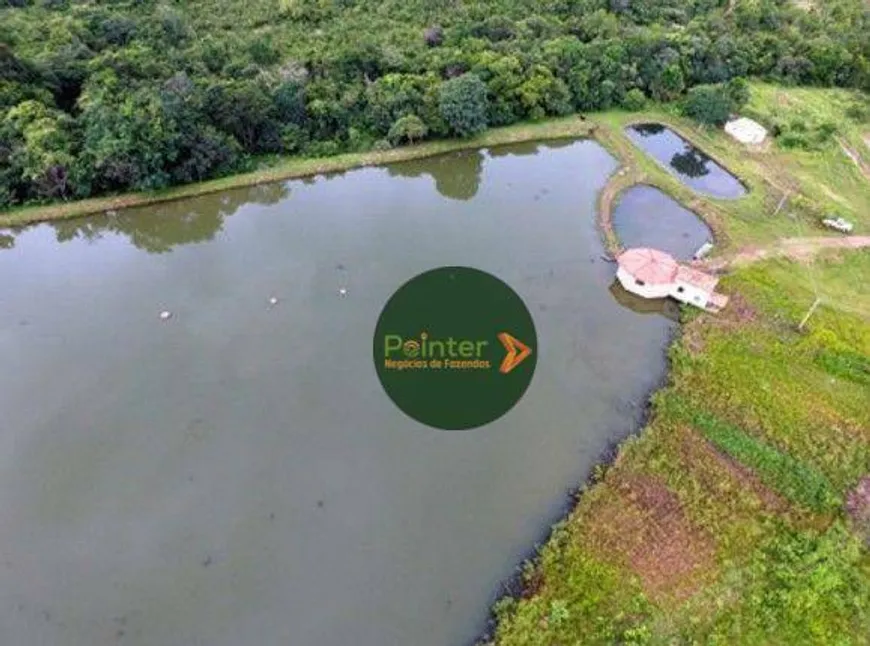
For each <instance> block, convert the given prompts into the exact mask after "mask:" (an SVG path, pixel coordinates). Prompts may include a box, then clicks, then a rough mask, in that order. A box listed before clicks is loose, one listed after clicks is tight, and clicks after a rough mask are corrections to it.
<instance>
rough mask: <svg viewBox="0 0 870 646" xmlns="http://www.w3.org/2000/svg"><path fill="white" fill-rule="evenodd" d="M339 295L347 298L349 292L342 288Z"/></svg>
mask: <svg viewBox="0 0 870 646" xmlns="http://www.w3.org/2000/svg"><path fill="white" fill-rule="evenodd" d="M338 295H339V296H347V290H346V289H345V288H344V287H341V288H340V289H339V290H338Z"/></svg>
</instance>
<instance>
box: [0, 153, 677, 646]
mask: <svg viewBox="0 0 870 646" xmlns="http://www.w3.org/2000/svg"><path fill="white" fill-rule="evenodd" d="M615 166H616V162H615V161H614V160H613V159H612V158H611V157H610V156H608V154H607V153H606V152H605V151H604V150H603V149H602V148H600V147H599V146H598V145H597V144H595V143H593V142H590V141H580V142H562V143H559V144H555V143H554V144H552V145H540V146H534V145H526V146H519V147H513V148H500V149H496V150H492V151H488V152H487V151H473V152H468V153H461V154H455V155H449V156H444V157H439V158H435V159H430V160H426V161H419V162H413V163H407V164H400V165H396V166H392V167H390V168H386V169H376V168H369V169H363V170H359V171H354V172H350V173H347V174H345V175H337V176H333V177H329V178H326V177H321V178H317V179H312V180H308V181H294V182H288V183H281V184H272V185H266V186H261V187H255V188H249V189H244V190H236V191H229V192H226V193H222V194H216V195H211V196H207V197H202V198H198V199H194V200H187V201H180V202H174V203H169V204H165V205H162V206H156V207H153V208H147V209H140V210H136V211H126V212H122V213H120V214H118V215H115V216H111V217H110V216H103V217H95V218H88V219H81V220H75V221H69V222H63V223H57V224H54V225H40V226H37V227H33V228H30V229H27V230H24V231H20V232H16V233H13V234H7V235H6V236H5V237H4V238H3V239H2V240H3V245H4V246H5V247H6V248H5V249H4V250H3V251H0V276H2V282H0V356H2V358H3V361H2V363H0V411H2V425H0V443H2V450H0V456H2V458H0V515H2V516H0V551H2V559H3V585H2V586H0V626H2V634H3V643H4V644H64V646H94V645H95V644H114V643H119V644H125V645H128V646H129V645H137V646H163V645H166V646H170V645H171V646H177V645H181V644H184V645H194V644H203V645H205V644H207V645H209V646H238V645H239V644H257V645H258V646H273V645H274V646H278V645H281V646H286V645H287V644H292V645H293V646H333V645H335V646H346V645H348V644H355V645H357V646H391V645H396V646H398V645H402V646H405V645H408V644H413V645H414V646H445V645H453V644H456V645H462V644H467V643H469V642H470V641H471V640H473V639H474V638H475V637H476V636H477V635H478V634H479V633H480V632H481V631H482V630H483V629H484V627H485V623H486V618H487V616H488V612H489V606H490V603H491V602H492V601H493V599H494V598H495V597H496V595H498V594H499V593H500V591H501V582H502V581H504V580H505V579H506V578H507V577H509V576H510V575H511V574H512V573H513V572H514V569H515V567H516V565H517V564H518V562H519V561H520V560H521V559H522V558H524V557H526V556H528V555H529V554H530V551H531V550H532V548H533V545H534V544H535V543H536V542H537V541H540V540H542V539H543V538H544V536H545V535H546V528H547V527H548V525H549V524H550V523H552V522H553V521H554V520H555V519H556V518H557V517H559V516H560V515H561V514H562V513H563V512H564V509H565V505H566V500H567V499H566V492H567V490H568V489H569V488H571V487H573V486H574V485H576V484H577V483H578V482H580V481H581V480H582V479H583V478H584V477H586V476H587V474H588V473H589V470H590V468H591V466H592V465H593V463H594V462H596V461H597V460H598V459H599V458H600V456H601V455H602V453H603V452H604V451H605V450H606V449H607V448H608V447H609V446H611V445H612V443H613V442H614V441H616V440H618V439H621V438H623V437H624V436H626V435H627V434H628V433H630V432H632V431H635V430H636V429H637V425H638V424H639V415H640V413H641V409H642V402H643V401H644V399H645V395H646V394H647V393H648V391H649V390H650V389H651V388H653V387H654V386H655V384H656V383H657V382H658V381H659V380H660V378H661V377H662V375H663V372H664V368H665V364H664V353H663V348H664V344H665V343H666V340H667V337H668V334H669V331H670V329H671V327H670V326H671V325H672V323H671V322H670V321H668V320H667V319H666V318H664V317H641V316H638V315H637V314H636V313H634V312H633V311H631V310H630V309H627V308H626V307H623V306H622V305H621V304H620V303H619V302H618V301H617V299H615V298H614V297H613V296H612V295H611V293H610V292H609V291H608V287H609V285H610V284H611V282H612V278H613V266H612V265H610V264H608V263H605V262H603V261H601V260H600V258H599V256H600V254H601V253H602V250H601V247H600V242H599V236H598V235H597V232H596V230H595V227H594V217H593V209H594V204H595V195H596V191H597V190H598V189H599V188H600V187H601V186H602V185H603V184H604V182H605V180H606V177H607V175H608V174H609V173H610V172H612V171H613V170H614V168H615ZM441 265H470V266H473V267H478V268H480V269H483V270H485V271H489V272H492V273H494V274H495V275H497V276H499V277H501V278H502V279H504V280H505V281H507V282H508V283H509V284H510V285H511V286H513V287H514V289H516V290H517V291H518V292H519V294H520V295H521V296H522V297H523V298H524V299H525V300H526V302H527V304H528V305H529V307H530V309H531V311H532V313H533V316H534V318H535V324H536V326H537V330H538V340H539V348H538V351H539V357H538V363H537V372H536V374H535V377H534V380H533V381H532V384H531V387H530V388H529V390H528V392H527V393H526V395H525V397H524V398H523V399H522V400H521V401H520V402H519V404H518V405H517V406H516V407H515V408H514V409H513V410H512V411H511V412H510V413H509V414H508V415H506V416H505V417H503V418H502V419H500V420H499V421H497V422H495V423H493V424H491V425H489V426H486V427H483V428H480V429H476V430H472V431H464V432H443V431H436V430H433V429H430V428H427V427H424V426H421V425H418V424H416V423H414V422H412V421H411V420H409V418H407V417H406V416H405V415H404V414H403V413H401V412H400V411H399V410H398V409H397V408H396V407H395V406H394V405H393V404H392V403H391V402H390V400H389V399H388V398H387V397H386V395H385V394H384V392H383V390H382V388H381V385H380V383H379V382H378V381H377V379H376V377H375V370H374V366H373V365H372V358H371V347H372V346H371V344H372V338H371V334H372V331H373V330H374V326H375V322H376V320H377V317H378V314H379V313H380V310H381V308H382V306H383V305H384V303H385V301H386V300H387V298H388V297H389V296H390V295H391V294H392V293H393V291H394V290H395V289H396V288H397V287H398V286H399V285H401V284H402V283H403V282H405V281H406V280H407V279H408V278H410V277H411V276H413V275H415V274H417V273H419V272H422V271H424V270H428V269H431V268H433V267H437V266H441ZM340 290H344V295H340ZM273 296H274V297H275V298H277V299H278V302H277V304H274V305H270V302H269V301H270V298H272V297H273ZM164 309H165V310H170V311H172V312H173V316H172V318H170V319H169V320H168V321H162V320H160V318H159V316H158V314H159V312H161V311H162V310H164Z"/></svg>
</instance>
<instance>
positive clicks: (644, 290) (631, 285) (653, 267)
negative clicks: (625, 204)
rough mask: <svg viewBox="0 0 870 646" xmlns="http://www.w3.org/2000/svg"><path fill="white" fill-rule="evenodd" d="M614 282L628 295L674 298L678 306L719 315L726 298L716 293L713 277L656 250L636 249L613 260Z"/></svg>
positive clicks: (715, 282)
mask: <svg viewBox="0 0 870 646" xmlns="http://www.w3.org/2000/svg"><path fill="white" fill-rule="evenodd" d="M616 262H617V264H618V268H617V270H616V278H617V280H619V282H620V283H621V284H622V286H623V287H624V288H625V289H626V290H627V291H629V292H631V293H633V294H637V295H638V296H641V297H643V298H668V297H670V298H674V299H676V300H678V301H680V302H681V303H687V304H689V305H694V306H695V307H699V308H701V309H704V310H708V311H711V312H718V311H719V310H721V309H722V308H723V307H725V305H726V304H727V303H728V297H727V296H725V295H724V294H719V293H717V292H716V291H715V290H716V285H717V284H718V282H719V279H718V278H717V277H716V276H713V275H710V274H707V273H705V272H703V271H699V270H698V269H695V268H693V267H689V266H687V265H681V264H680V263H678V262H677V261H676V260H674V258H673V257H672V256H671V255H670V254H667V253H665V252H664V251H659V250H658V249H649V248H646V247H638V248H634V249H628V250H626V251H624V252H622V253H621V254H620V255H619V257H618V258H617V259H616Z"/></svg>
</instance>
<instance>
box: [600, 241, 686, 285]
mask: <svg viewBox="0 0 870 646" xmlns="http://www.w3.org/2000/svg"><path fill="white" fill-rule="evenodd" d="M616 262H617V263H619V266H620V268H622V269H624V270H625V271H627V272H628V273H629V274H631V275H632V276H633V277H634V278H635V279H637V280H641V281H643V282H644V283H647V284H649V285H666V284H670V283H672V282H674V279H675V278H676V276H677V272H678V270H679V268H680V267H679V265H678V264H677V261H676V260H674V259H673V258H672V257H671V256H670V255H668V254H666V253H665V252H664V251H659V250H658V249H648V248H646V247H638V248H635V249H628V250H627V251H624V252H623V253H621V254H620V255H619V257H618V258H617V259H616Z"/></svg>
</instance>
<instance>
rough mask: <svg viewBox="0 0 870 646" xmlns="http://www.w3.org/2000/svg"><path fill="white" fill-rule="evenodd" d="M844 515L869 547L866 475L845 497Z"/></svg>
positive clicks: (869, 495) (869, 490)
mask: <svg viewBox="0 0 870 646" xmlns="http://www.w3.org/2000/svg"><path fill="white" fill-rule="evenodd" d="M846 513H848V514H849V517H850V518H851V519H852V522H853V523H854V525H855V528H856V529H857V531H858V533H859V534H861V536H862V537H863V538H864V541H865V542H866V543H867V545H868V546H870V475H866V476H864V477H863V478H861V480H860V481H859V482H858V484H857V486H856V487H855V488H854V489H852V491H850V492H849V494H848V496H847V497H846Z"/></svg>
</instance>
